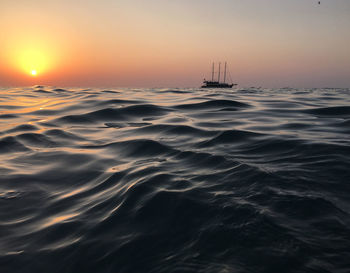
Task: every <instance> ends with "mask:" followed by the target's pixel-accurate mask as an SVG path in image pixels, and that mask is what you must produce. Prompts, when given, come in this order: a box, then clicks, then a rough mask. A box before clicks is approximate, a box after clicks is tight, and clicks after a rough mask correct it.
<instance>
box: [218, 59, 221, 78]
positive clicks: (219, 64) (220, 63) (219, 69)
mask: <svg viewBox="0 0 350 273" xmlns="http://www.w3.org/2000/svg"><path fill="white" fill-rule="evenodd" d="M220 68H221V63H219V73H218V82H220Z"/></svg>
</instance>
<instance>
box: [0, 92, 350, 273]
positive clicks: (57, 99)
mask: <svg viewBox="0 0 350 273" xmlns="http://www.w3.org/2000/svg"><path fill="white" fill-rule="evenodd" d="M0 128H1V132H0V158H1V165H0V173H1V176H0V271H1V272H21V273H22V272H72V273H73V272H127V273H130V272H348V270H349V268H350V262H349V261H350V228H349V225H350V216H349V213H350V200H349V196H350V184H349V183H350V90H349V89H308V90H306V89H305V90H304V89H303V90H300V89H291V88H284V89H253V88H252V89H234V90H197V89H110V90H103V89H61V88H51V87H44V86H37V87H30V88H17V89H16V88H12V89H9V88H7V89H5V88H3V89H0Z"/></svg>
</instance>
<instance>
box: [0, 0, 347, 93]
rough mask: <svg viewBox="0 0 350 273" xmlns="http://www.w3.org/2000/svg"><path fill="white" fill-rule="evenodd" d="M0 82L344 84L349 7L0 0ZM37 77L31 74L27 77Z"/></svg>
mask: <svg viewBox="0 0 350 273" xmlns="http://www.w3.org/2000/svg"><path fill="white" fill-rule="evenodd" d="M0 26H1V31H0V42H1V43H0V86H18V85H33V84H45V85H55V86H92V87H95V86H99V87H118V86H121V87H125V86H130V87H166V86H169V87H198V86H200V85H201V82H202V80H203V78H204V77H207V78H209V77H210V70H211V63H212V62H213V61H215V62H218V61H221V62H224V61H227V62H228V64H229V68H230V71H231V75H232V78H233V81H234V82H237V83H239V84H240V85H241V86H263V87H285V86H290V87H350V51H349V48H350V1H349V0H323V1H321V5H318V1H313V0H99V1H97V0H94V1H92V0H84V1H77V0H76V1H74V0H60V1H58V0H52V1H47V0H45V1H40V0H37V1H34V0H16V1H6V0H0ZM33 70H35V71H37V76H33V75H32V74H31V73H30V72H31V71H33Z"/></svg>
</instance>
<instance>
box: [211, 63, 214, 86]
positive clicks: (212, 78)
mask: <svg viewBox="0 0 350 273" xmlns="http://www.w3.org/2000/svg"><path fill="white" fill-rule="evenodd" d="M211 81H212V82H213V81H214V62H213V69H212V70H211Z"/></svg>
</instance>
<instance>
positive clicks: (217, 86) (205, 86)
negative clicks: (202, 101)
mask: <svg viewBox="0 0 350 273" xmlns="http://www.w3.org/2000/svg"><path fill="white" fill-rule="evenodd" d="M235 85H237V84H210V85H202V86H201V88H232V87H233V86H235Z"/></svg>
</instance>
